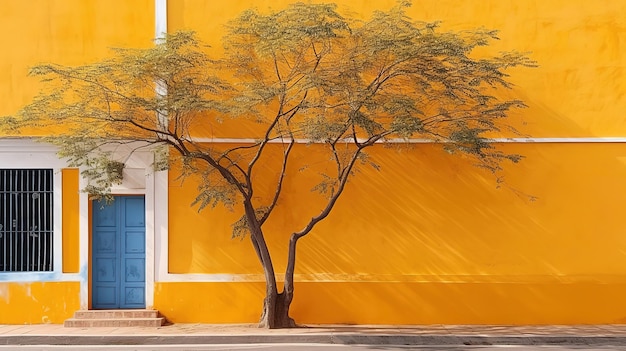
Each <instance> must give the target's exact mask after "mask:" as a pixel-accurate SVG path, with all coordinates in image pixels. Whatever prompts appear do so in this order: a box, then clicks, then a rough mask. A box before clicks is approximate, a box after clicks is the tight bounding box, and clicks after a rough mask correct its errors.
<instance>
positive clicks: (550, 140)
mask: <svg viewBox="0 0 626 351" xmlns="http://www.w3.org/2000/svg"><path fill="white" fill-rule="evenodd" d="M192 140H193V142H197V143H214V144H254V143H257V142H258V140H257V139H252V138H192ZM486 140H487V142H492V143H626V137H571V138H561V137H549V138H530V137H528V138H487V139H486ZM290 141H291V139H288V138H285V139H273V140H270V141H269V143H271V144H282V143H289V142H290ZM345 141H346V142H352V139H346V140H345ZM358 141H359V142H364V141H365V139H358ZM295 142H296V143H297V144H323V143H324V142H322V141H312V140H309V139H295ZM444 142H445V141H438V140H434V139H420V138H412V139H401V138H392V139H385V140H381V141H378V142H377V143H378V144H385V143H387V144H436V143H444Z"/></svg>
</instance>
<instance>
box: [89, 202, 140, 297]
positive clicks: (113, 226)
mask: <svg viewBox="0 0 626 351" xmlns="http://www.w3.org/2000/svg"><path fill="white" fill-rule="evenodd" d="M144 208H145V204H144V197H143V196H115V197H114V201H113V202H111V203H109V204H106V203H105V202H104V201H102V202H97V201H94V203H93V209H92V224H93V227H92V261H91V266H92V280H91V285H92V300H91V305H92V308H94V309H117V308H145V307H146V302H145V295H146V294H145V290H146V279H145V272H146V244H145V242H146V230H145V210H144Z"/></svg>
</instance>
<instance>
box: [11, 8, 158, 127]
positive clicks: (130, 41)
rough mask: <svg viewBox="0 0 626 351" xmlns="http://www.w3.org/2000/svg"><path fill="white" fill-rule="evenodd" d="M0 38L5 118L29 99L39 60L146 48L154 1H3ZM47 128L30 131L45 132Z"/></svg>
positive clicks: (83, 59)
mask: <svg viewBox="0 0 626 351" xmlns="http://www.w3.org/2000/svg"><path fill="white" fill-rule="evenodd" d="M0 30H2V32H3V33H7V35H3V36H2V38H0V45H1V47H3V48H6V50H4V51H5V53H4V54H3V55H2V57H0V82H2V84H0V101H2V103H0V116H5V115H10V114H12V113H14V112H16V111H17V110H18V109H19V108H21V107H22V106H24V105H26V104H27V103H29V102H30V101H31V100H32V98H33V97H34V96H35V94H36V93H37V92H38V89H39V87H40V86H39V85H38V81H37V80H36V79H33V78H27V77H26V75H27V74H28V70H29V68H30V67H32V66H34V65H36V64H40V63H58V64H68V65H78V64H84V63H88V62H93V61H95V60H97V59H102V58H104V57H106V56H107V55H109V54H111V50H110V49H111V48H113V47H126V46H135V47H147V46H150V45H152V39H153V38H154V1H153V0H133V1H124V0H111V1H108V0H69V1H68V0H29V1H21V0H4V1H2V11H0ZM46 132H49V130H48V131H37V130H33V131H30V132H29V134H33V135H40V134H45V133H46Z"/></svg>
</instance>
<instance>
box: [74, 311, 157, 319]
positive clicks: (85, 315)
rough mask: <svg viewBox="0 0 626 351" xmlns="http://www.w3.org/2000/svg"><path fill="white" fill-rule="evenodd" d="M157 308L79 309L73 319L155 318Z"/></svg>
mask: <svg viewBox="0 0 626 351" xmlns="http://www.w3.org/2000/svg"><path fill="white" fill-rule="evenodd" d="M158 316H159V311H157V310H79V311H76V312H74V318H75V319H112V318H157V317H158Z"/></svg>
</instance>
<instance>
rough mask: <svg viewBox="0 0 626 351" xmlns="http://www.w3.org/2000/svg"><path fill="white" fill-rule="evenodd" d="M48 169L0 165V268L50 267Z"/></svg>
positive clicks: (27, 269) (36, 269)
mask: <svg viewBox="0 0 626 351" xmlns="http://www.w3.org/2000/svg"><path fill="white" fill-rule="evenodd" d="M53 212H54V204H53V173H52V170H51V169H0V272H48V271H52V270H53V264H52V262H53V257H52V256H53V245H52V243H53Z"/></svg>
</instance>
